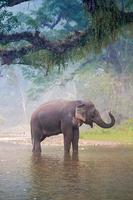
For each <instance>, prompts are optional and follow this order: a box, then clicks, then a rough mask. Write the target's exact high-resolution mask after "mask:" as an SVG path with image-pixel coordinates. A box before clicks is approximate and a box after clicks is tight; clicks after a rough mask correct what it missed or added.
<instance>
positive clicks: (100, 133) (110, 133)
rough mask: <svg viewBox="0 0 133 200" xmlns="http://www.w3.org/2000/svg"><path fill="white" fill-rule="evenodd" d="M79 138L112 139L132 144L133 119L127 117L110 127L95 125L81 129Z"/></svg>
mask: <svg viewBox="0 0 133 200" xmlns="http://www.w3.org/2000/svg"><path fill="white" fill-rule="evenodd" d="M80 138H81V139H87V140H98V141H114V142H120V143H121V144H133V119H129V120H128V121H125V122H123V123H122V124H120V125H119V126H116V127H114V128H111V129H102V128H98V127H95V128H94V129H90V130H88V131H82V133H81V134H80Z"/></svg>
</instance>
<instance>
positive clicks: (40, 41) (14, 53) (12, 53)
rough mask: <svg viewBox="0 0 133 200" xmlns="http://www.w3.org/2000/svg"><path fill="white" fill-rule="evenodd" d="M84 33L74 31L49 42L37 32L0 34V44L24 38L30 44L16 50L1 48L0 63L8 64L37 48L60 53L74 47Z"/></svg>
mask: <svg viewBox="0 0 133 200" xmlns="http://www.w3.org/2000/svg"><path fill="white" fill-rule="evenodd" d="M86 35H87V32H75V33H74V34H73V35H71V36H70V37H68V38H66V39H64V40H58V41H55V42H51V41H49V40H47V39H46V38H45V36H40V34H39V32H35V33H30V32H22V33H14V34H10V35H5V34H0V43H1V44H8V43H10V42H17V41H21V40H25V41H27V42H29V43H30V46H25V47H22V48H21V49H18V50H16V49H11V50H9V49H1V50H0V57H1V59H2V64H10V63H11V62H12V61H13V60H15V59H16V58H22V57H23V56H24V55H26V54H27V53H29V52H35V51H38V50H48V51H50V52H52V53H54V54H62V53H64V52H66V51H67V50H70V49H72V48H73V47H76V46H77V45H78V44H79V43H80V42H81V41H82V40H83V39H84V37H85V36H86Z"/></svg>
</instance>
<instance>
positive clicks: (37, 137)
mask: <svg viewBox="0 0 133 200" xmlns="http://www.w3.org/2000/svg"><path fill="white" fill-rule="evenodd" d="M31 138H32V145H33V149H32V152H41V129H40V128H38V127H34V128H31Z"/></svg>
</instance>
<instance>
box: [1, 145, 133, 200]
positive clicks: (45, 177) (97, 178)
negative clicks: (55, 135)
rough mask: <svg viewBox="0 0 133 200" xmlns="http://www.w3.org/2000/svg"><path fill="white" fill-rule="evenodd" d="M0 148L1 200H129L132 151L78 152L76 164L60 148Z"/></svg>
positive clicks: (132, 192) (132, 182)
mask: <svg viewBox="0 0 133 200" xmlns="http://www.w3.org/2000/svg"><path fill="white" fill-rule="evenodd" d="M43 152H44V153H43V154H42V155H40V156H39V155H38V156H37V155H34V156H33V155H32V154H31V147H30V146H24V145H15V144H6V143H5V144H4V143H1V144H0V200H5V199H6V200H12V199H13V200H20V199H22V200H24V199H26V200H29V199H33V200H35V199H36V200H37V199H39V200H40V199H42V200H68V199H72V200H79V199H80V200H81V199H82V200H115V199H117V200H132V199H133V189H132V187H133V148H115V149H109V148H93V147H91V148H85V149H84V150H81V149H80V152H79V160H78V159H72V158H67V159H64V158H63V148H62V147H45V148H44V149H43Z"/></svg>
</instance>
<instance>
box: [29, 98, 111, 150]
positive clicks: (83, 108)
mask: <svg viewBox="0 0 133 200" xmlns="http://www.w3.org/2000/svg"><path fill="white" fill-rule="evenodd" d="M109 116H110V119H111V122H110V123H105V122H104V121H103V120H102V118H101V116H100V113H99V112H98V110H97V109H96V108H95V105H94V104H93V103H92V102H91V101H87V102H86V101H81V100H76V101H67V100H56V101H51V102H48V103H44V104H42V105H41V106H40V107H39V108H38V109H37V110H36V111H35V112H34V113H33V114H32V117H31V122H30V124H31V139H32V144H33V152H41V142H42V141H43V140H44V139H45V138H46V137H49V136H52V135H58V134H60V133H63V136H64V152H65V154H67V153H69V152H70V147H71V144H72V149H73V153H77V152H78V140H79V127H80V126H81V125H82V124H83V123H85V124H88V125H90V126H91V127H93V123H96V124H97V125H98V126H100V127H102V128H111V127H112V126H114V124H115V118H114V116H113V115H112V114H111V113H110V112H109Z"/></svg>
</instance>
